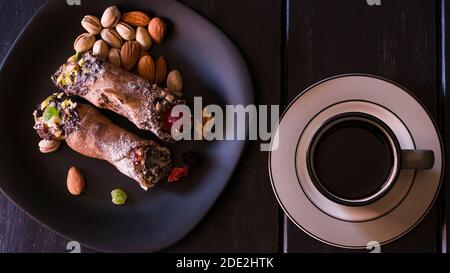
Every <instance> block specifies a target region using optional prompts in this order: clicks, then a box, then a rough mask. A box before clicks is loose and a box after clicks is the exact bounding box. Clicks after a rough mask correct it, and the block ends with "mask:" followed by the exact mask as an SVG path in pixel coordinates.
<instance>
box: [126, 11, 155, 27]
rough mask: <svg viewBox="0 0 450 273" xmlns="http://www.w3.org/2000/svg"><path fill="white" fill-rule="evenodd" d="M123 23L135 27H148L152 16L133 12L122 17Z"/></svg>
mask: <svg viewBox="0 0 450 273" xmlns="http://www.w3.org/2000/svg"><path fill="white" fill-rule="evenodd" d="M122 21H124V22H125V23H127V24H129V25H131V26H134V27H146V26H148V23H149V22H150V16H148V15H147V14H145V13H143V12H142V11H131V12H127V13H125V14H123V15H122Z"/></svg>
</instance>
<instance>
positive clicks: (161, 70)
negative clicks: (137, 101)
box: [155, 57, 167, 84]
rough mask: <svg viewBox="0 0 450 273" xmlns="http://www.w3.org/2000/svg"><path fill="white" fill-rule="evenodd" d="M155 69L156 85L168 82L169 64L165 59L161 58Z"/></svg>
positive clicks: (157, 61)
mask: <svg viewBox="0 0 450 273" xmlns="http://www.w3.org/2000/svg"><path fill="white" fill-rule="evenodd" d="M155 69H156V75H155V82H156V84H161V83H163V82H164V81H165V80H166V76H167V62H166V60H165V59H164V57H159V58H158V59H156V63H155Z"/></svg>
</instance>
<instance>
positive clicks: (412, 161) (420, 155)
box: [401, 150, 435, 170]
mask: <svg viewBox="0 0 450 273" xmlns="http://www.w3.org/2000/svg"><path fill="white" fill-rule="evenodd" d="M434 160H435V159H434V152H433V151H430V150H402V160H401V162H402V169H414V170H427V169H431V168H433V166H434Z"/></svg>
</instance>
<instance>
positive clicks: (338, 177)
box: [313, 120, 393, 199]
mask: <svg viewBox="0 0 450 273" xmlns="http://www.w3.org/2000/svg"><path fill="white" fill-rule="evenodd" d="M392 157H393V151H392V148H391V145H390V144H389V142H388V140H387V138H386V136H385V135H384V134H383V133H382V132H381V131H380V130H379V129H378V128H377V127H376V126H375V125H373V124H371V123H369V122H366V121H360V120H349V121H342V122H340V123H338V124H335V125H332V127H331V128H329V129H328V130H327V131H326V132H325V133H324V134H323V135H322V136H321V137H320V139H319V140H318V142H317V145H316V148H315V153H314V159H313V168H314V169H315V172H316V176H317V178H318V180H319V182H320V184H321V185H322V186H323V187H324V188H325V189H326V190H328V191H329V192H330V193H332V194H333V195H335V196H338V197H341V198H345V199H361V198H364V197H369V196H371V195H373V194H375V193H376V192H377V191H379V190H380V188H381V187H382V186H383V185H384V183H385V182H386V180H387V178H388V177H389V175H390V173H391V169H392V166H393V162H392V161H393V159H392Z"/></svg>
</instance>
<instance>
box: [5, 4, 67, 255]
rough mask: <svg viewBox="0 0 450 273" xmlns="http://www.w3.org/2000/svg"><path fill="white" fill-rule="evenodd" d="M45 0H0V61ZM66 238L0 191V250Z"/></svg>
mask: <svg viewBox="0 0 450 273" xmlns="http://www.w3.org/2000/svg"><path fill="white" fill-rule="evenodd" d="M44 2H45V0H32V1H31V0H30V1H0V18H2V23H1V24H0V33H2V36H1V38H0V41H1V46H0V62H3V60H4V58H5V57H6V54H7V53H8V51H9V49H10V47H11V45H12V43H13V42H14V41H15V39H16V37H17V36H18V35H19V33H20V31H21V30H22V28H23V27H24V26H25V24H26V23H27V22H28V20H29V19H30V18H31V16H32V15H33V14H34V13H35V12H36V10H37V9H38V8H39V7H40V6H41V5H42V4H43V3H44ZM66 245H67V243H66V240H65V239H63V238H61V237H59V236H58V235H56V234H54V233H53V232H51V231H49V230H48V229H46V228H45V227H42V226H41V225H39V224H37V223H36V222H34V221H33V220H32V219H31V218H29V217H28V216H26V215H25V214H24V213H23V212H21V211H20V210H19V209H18V208H17V207H15V206H14V205H13V203H11V202H10V201H9V200H7V199H6V197H4V196H3V194H0V252H2V253H4V252H65V251H66Z"/></svg>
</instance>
